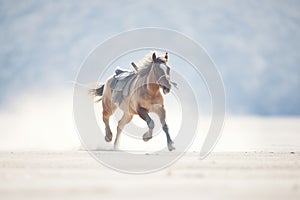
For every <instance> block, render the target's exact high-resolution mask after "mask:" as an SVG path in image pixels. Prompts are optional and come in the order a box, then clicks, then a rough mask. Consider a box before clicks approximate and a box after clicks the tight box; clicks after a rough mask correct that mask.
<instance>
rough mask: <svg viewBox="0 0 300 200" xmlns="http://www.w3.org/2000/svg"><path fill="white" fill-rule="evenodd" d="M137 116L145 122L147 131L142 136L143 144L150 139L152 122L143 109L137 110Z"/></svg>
mask: <svg viewBox="0 0 300 200" xmlns="http://www.w3.org/2000/svg"><path fill="white" fill-rule="evenodd" d="M138 114H139V116H140V117H141V118H142V119H143V120H145V121H146V122H147V125H148V128H149V131H147V132H146V133H145V134H144V135H143V140H144V141H145V142H147V141H148V140H150V139H151V138H152V131H153V128H154V121H153V120H152V119H151V118H150V116H149V114H148V110H146V109H145V108H142V107H140V108H139V109H138Z"/></svg>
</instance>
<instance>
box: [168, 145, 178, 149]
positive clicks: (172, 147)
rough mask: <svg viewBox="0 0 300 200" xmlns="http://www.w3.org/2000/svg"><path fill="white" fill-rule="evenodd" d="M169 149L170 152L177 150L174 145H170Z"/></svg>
mask: <svg viewBox="0 0 300 200" xmlns="http://www.w3.org/2000/svg"><path fill="white" fill-rule="evenodd" d="M168 149H169V151H173V150H175V149H176V148H175V147H174V146H173V145H172V144H170V145H168Z"/></svg>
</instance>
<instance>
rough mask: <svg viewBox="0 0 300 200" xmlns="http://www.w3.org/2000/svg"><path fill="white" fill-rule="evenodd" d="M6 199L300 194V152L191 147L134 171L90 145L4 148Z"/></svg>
mask: <svg viewBox="0 0 300 200" xmlns="http://www.w3.org/2000/svg"><path fill="white" fill-rule="evenodd" d="M100 153H101V152H100ZM103 154H105V155H106V156H122V153H121V152H120V153H116V152H103ZM166 155H167V154H166ZM166 155H164V156H166ZM145 156H147V155H145ZM150 156H151V155H150ZM0 199H124V200H126V199H152V200H153V199H243V200H245V199H300V153H299V152H288V153H279V152H248V153H246V152H243V153H213V154H211V155H210V156H208V157H207V158H206V159H204V160H199V159H198V154H197V153H189V154H186V155H185V156H184V157H182V158H181V159H180V160H179V161H178V162H176V163H175V164H174V165H172V166H171V167H169V168H167V169H164V170H162V171H159V172H156V173H152V174H146V175H128V174H121V173H119V172H115V171H113V170H111V169H108V168H106V167H104V166H102V165H101V164H99V163H98V162H97V161H95V160H94V159H93V158H91V157H90V156H89V154H88V153H87V152H84V151H74V152H0Z"/></svg>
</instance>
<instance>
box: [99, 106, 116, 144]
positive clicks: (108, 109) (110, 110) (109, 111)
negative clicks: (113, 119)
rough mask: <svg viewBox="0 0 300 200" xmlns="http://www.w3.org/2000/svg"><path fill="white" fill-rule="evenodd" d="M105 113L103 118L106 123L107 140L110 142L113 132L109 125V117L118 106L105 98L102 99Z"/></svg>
mask: <svg viewBox="0 0 300 200" xmlns="http://www.w3.org/2000/svg"><path fill="white" fill-rule="evenodd" d="M102 107H103V113H102V119H103V122H104V124H105V137H104V138H105V141H106V142H110V141H111V140H112V132H111V130H110V126H109V118H110V116H111V115H112V114H113V113H114V111H115V110H116V106H115V105H113V104H112V103H111V102H106V101H105V100H103V101H102Z"/></svg>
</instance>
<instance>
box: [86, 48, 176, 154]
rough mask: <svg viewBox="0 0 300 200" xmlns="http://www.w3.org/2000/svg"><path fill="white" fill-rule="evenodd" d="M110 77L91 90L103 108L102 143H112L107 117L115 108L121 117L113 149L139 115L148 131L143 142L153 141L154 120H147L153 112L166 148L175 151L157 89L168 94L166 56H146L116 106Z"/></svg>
mask: <svg viewBox="0 0 300 200" xmlns="http://www.w3.org/2000/svg"><path fill="white" fill-rule="evenodd" d="M113 79H114V78H113V77H112V78H110V79H108V80H107V82H106V83H105V84H101V85H100V86H99V87H98V88H96V89H94V90H92V93H93V94H94V95H95V96H98V97H101V98H100V100H102V107H103V122H104V124H105V132H106V136H105V140H106V141H107V142H110V141H111V140H112V132H111V130H110V126H109V118H110V117H111V115H112V114H113V113H114V112H115V110H116V109H117V107H119V108H120V109H121V110H123V112H124V113H123V116H122V118H121V120H120V121H119V122H118V126H117V135H116V139H115V142H114V147H115V148H117V147H118V142H119V136H120V133H121V132H122V129H123V128H124V127H125V125H126V124H128V123H129V122H130V121H131V119H132V118H133V116H134V115H139V116H140V117H141V118H142V119H143V120H145V121H146V122H147V125H148V127H149V131H148V132H146V133H145V134H144V135H143V140H144V141H145V142H146V141H148V140H150V139H151V138H152V131H153V128H154V121H153V120H152V119H151V118H150V116H149V112H154V113H156V114H157V115H158V116H159V118H160V122H161V125H162V128H163V130H164V132H165V133H166V136H167V145H168V149H169V151H172V150H174V149H175V147H174V146H173V141H172V140H171V137H170V135H169V130H168V126H167V124H166V121H165V118H166V110H165V108H164V98H163V96H162V94H161V91H160V89H161V88H162V91H163V93H164V94H167V93H169V92H170V89H171V81H170V67H169V66H168V53H166V54H165V55H156V53H155V52H154V53H153V54H152V53H151V54H149V55H147V56H146V57H145V58H144V59H143V61H142V62H141V63H139V67H138V69H137V72H136V76H135V78H134V80H133V82H132V83H131V85H130V88H129V95H128V96H124V97H123V100H122V101H121V102H120V103H119V104H117V103H114V102H113V98H112V92H113V91H112V89H111V87H110V86H111V83H112V81H113Z"/></svg>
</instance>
